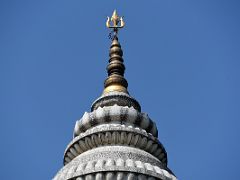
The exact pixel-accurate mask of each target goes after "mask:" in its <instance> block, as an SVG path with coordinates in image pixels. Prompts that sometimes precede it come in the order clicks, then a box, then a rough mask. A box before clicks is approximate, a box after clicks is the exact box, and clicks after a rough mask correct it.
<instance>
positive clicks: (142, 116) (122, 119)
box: [74, 104, 158, 137]
mask: <svg viewBox="0 0 240 180" xmlns="http://www.w3.org/2000/svg"><path fill="white" fill-rule="evenodd" d="M107 123H118V124H126V125H132V126H134V127H139V128H141V129H144V130H146V131H147V132H148V133H151V134H152V135H153V136H155V137H157V136H158V131H157V126H156V124H155V122H153V121H152V120H151V119H150V118H149V117H148V115H147V114H146V113H140V112H138V111H137V110H136V109H134V108H133V107H128V106H124V107H123V106H118V105H117V104H114V105H113V106H107V107H98V108H97V109H96V110H94V111H93V112H90V113H87V112H85V113H84V115H83V117H82V118H81V119H80V120H79V121H77V122H76V125H75V128H74V136H78V135H79V134H80V133H83V132H85V131H86V130H87V129H89V128H91V127H94V126H96V125H99V124H107Z"/></svg>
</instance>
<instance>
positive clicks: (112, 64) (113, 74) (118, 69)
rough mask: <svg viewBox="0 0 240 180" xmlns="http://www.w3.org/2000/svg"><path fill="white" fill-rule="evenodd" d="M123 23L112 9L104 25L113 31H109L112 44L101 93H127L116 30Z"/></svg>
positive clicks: (122, 25) (121, 52)
mask: <svg viewBox="0 0 240 180" xmlns="http://www.w3.org/2000/svg"><path fill="white" fill-rule="evenodd" d="M124 25H125V23H124V21H123V17H119V16H118V15H117V11H116V10H114V12H113V15H112V17H111V18H109V17H107V22H106V26H107V27H108V28H110V29H113V31H112V32H111V33H110V37H111V39H112V44H111V47H110V52H109V64H108V66H107V72H108V77H107V79H106V80H105V82H104V91H103V94H106V93H109V92H112V91H117V92H124V93H128V91H127V87H128V83H127V80H126V79H125V78H124V71H125V66H124V64H123V58H122V56H123V51H122V49H121V45H120V43H119V41H118V30H119V29H120V28H123V27H124Z"/></svg>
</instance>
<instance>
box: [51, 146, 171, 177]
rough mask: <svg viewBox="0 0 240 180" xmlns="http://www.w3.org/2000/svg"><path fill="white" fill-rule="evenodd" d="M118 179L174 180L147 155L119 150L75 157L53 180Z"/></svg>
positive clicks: (113, 148) (121, 148) (109, 148)
mask: <svg viewBox="0 0 240 180" xmlns="http://www.w3.org/2000/svg"><path fill="white" fill-rule="evenodd" d="M109 173H110V174H109ZM118 173H120V174H118ZM130 174H131V175H130ZM118 176H119V177H122V178H123V177H125V179H126V177H129V176H131V177H134V178H137V177H142V178H145V179H151V178H150V177H152V178H153V179H154V178H155V179H156V180H157V179H160V180H176V177H175V176H174V175H173V174H172V173H171V171H170V170H169V169H168V168H167V167H165V166H163V165H162V164H161V162H160V161H158V160H157V159H155V158H154V157H153V156H152V155H150V154H149V153H146V152H144V151H142V150H138V149H135V148H131V147H121V146H116V147H113V146H107V147H99V148H97V149H93V150H90V151H88V152H86V153H84V154H82V155H80V156H78V157H77V158H76V159H74V160H73V161H71V163H69V164H67V165H65V166H64V167H63V168H62V169H61V170H60V172H59V173H58V174H57V175H56V177H55V178H54V180H70V179H74V180H85V179H87V178H90V179H92V180H100V179H107V180H110V179H111V180H114V179H117V178H116V177H118ZM110 177H111V178H110ZM119 179H121V178H119ZM125 179H124V180H125ZM139 179H140V178H139Z"/></svg>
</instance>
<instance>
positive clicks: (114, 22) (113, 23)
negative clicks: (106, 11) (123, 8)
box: [106, 10, 125, 33]
mask: <svg viewBox="0 0 240 180" xmlns="http://www.w3.org/2000/svg"><path fill="white" fill-rule="evenodd" d="M119 23H120V25H119ZM124 25H125V23H124V21H123V17H119V16H118V14H117V11H116V10H114V11H113V14H112V17H111V19H110V17H107V22H106V26H107V27H108V28H110V29H113V31H114V32H116V33H117V32H118V29H119V28H123V27H124Z"/></svg>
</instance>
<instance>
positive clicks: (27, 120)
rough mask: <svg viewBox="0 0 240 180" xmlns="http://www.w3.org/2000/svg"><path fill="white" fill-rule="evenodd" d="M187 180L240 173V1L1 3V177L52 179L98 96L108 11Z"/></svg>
mask: <svg viewBox="0 0 240 180" xmlns="http://www.w3.org/2000/svg"><path fill="white" fill-rule="evenodd" d="M115 8H116V9H117V10H118V12H119V14H120V15H124V17H125V21H126V28H125V29H123V30H122V31H121V32H120V37H119V40H120V42H121V44H122V47H123V50H124V59H125V65H126V68H127V70H126V78H127V79H128V82H129V91H130V93H131V95H132V96H133V97H135V98H136V99H138V100H139V102H140V103H141V105H142V110H143V112H147V113H148V114H149V116H150V117H151V118H152V119H153V120H155V121H156V122H157V125H158V129H159V139H160V141H161V142H162V143H163V144H164V145H165V147H166V150H167V152H168V156H169V167H170V168H171V169H172V170H173V171H174V172H175V174H176V175H177V177H178V178H179V179H180V180H202V179H209V180H215V179H218V180H226V179H233V180H237V179H240V175H239V161H240V143H239V141H240V140H239V139H240V133H239V131H240V93H239V92H240V84H239V83H240V80H239V77H240V71H239V69H240V35H239V34H240V10H239V8H240V2H239V1H237V0H230V1H229V0H199V1H195V0H181V1H179V0H151V1H136V0H131V1H116V0H111V1H110V0H105V1H97V0H95V1H93V0H88V1H83V0H65V1H63V0H51V1H50V0H42V1H39V0H38V1H37V0H28V1H27V0H21V1H19V0H1V1H0V137H1V145H0V158H1V165H0V169H1V170H0V179H8V180H17V179H18V180H19V179H21V180H32V179H35V180H44V179H51V178H52V177H53V176H54V175H55V173H56V172H57V171H58V169H59V168H60V167H61V166H62V157H63V152H64V150H65V148H66V146H67V144H68V143H69V141H70V140H71V138H72V132H73V128H74V125H75V121H76V120H77V119H80V118H81V117H82V115H83V113H84V112H85V111H90V106H91V103H92V102H93V101H94V100H95V99H96V98H97V97H98V96H99V95H100V94H101V92H102V90H103V80H104V79H105V77H106V71H105V67H106V65H107V61H108V49H109V45H110V40H109V39H108V33H109V31H108V30H107V29H106V28H105V20H106V16H110V15H111V14H112V11H113V9H115Z"/></svg>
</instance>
